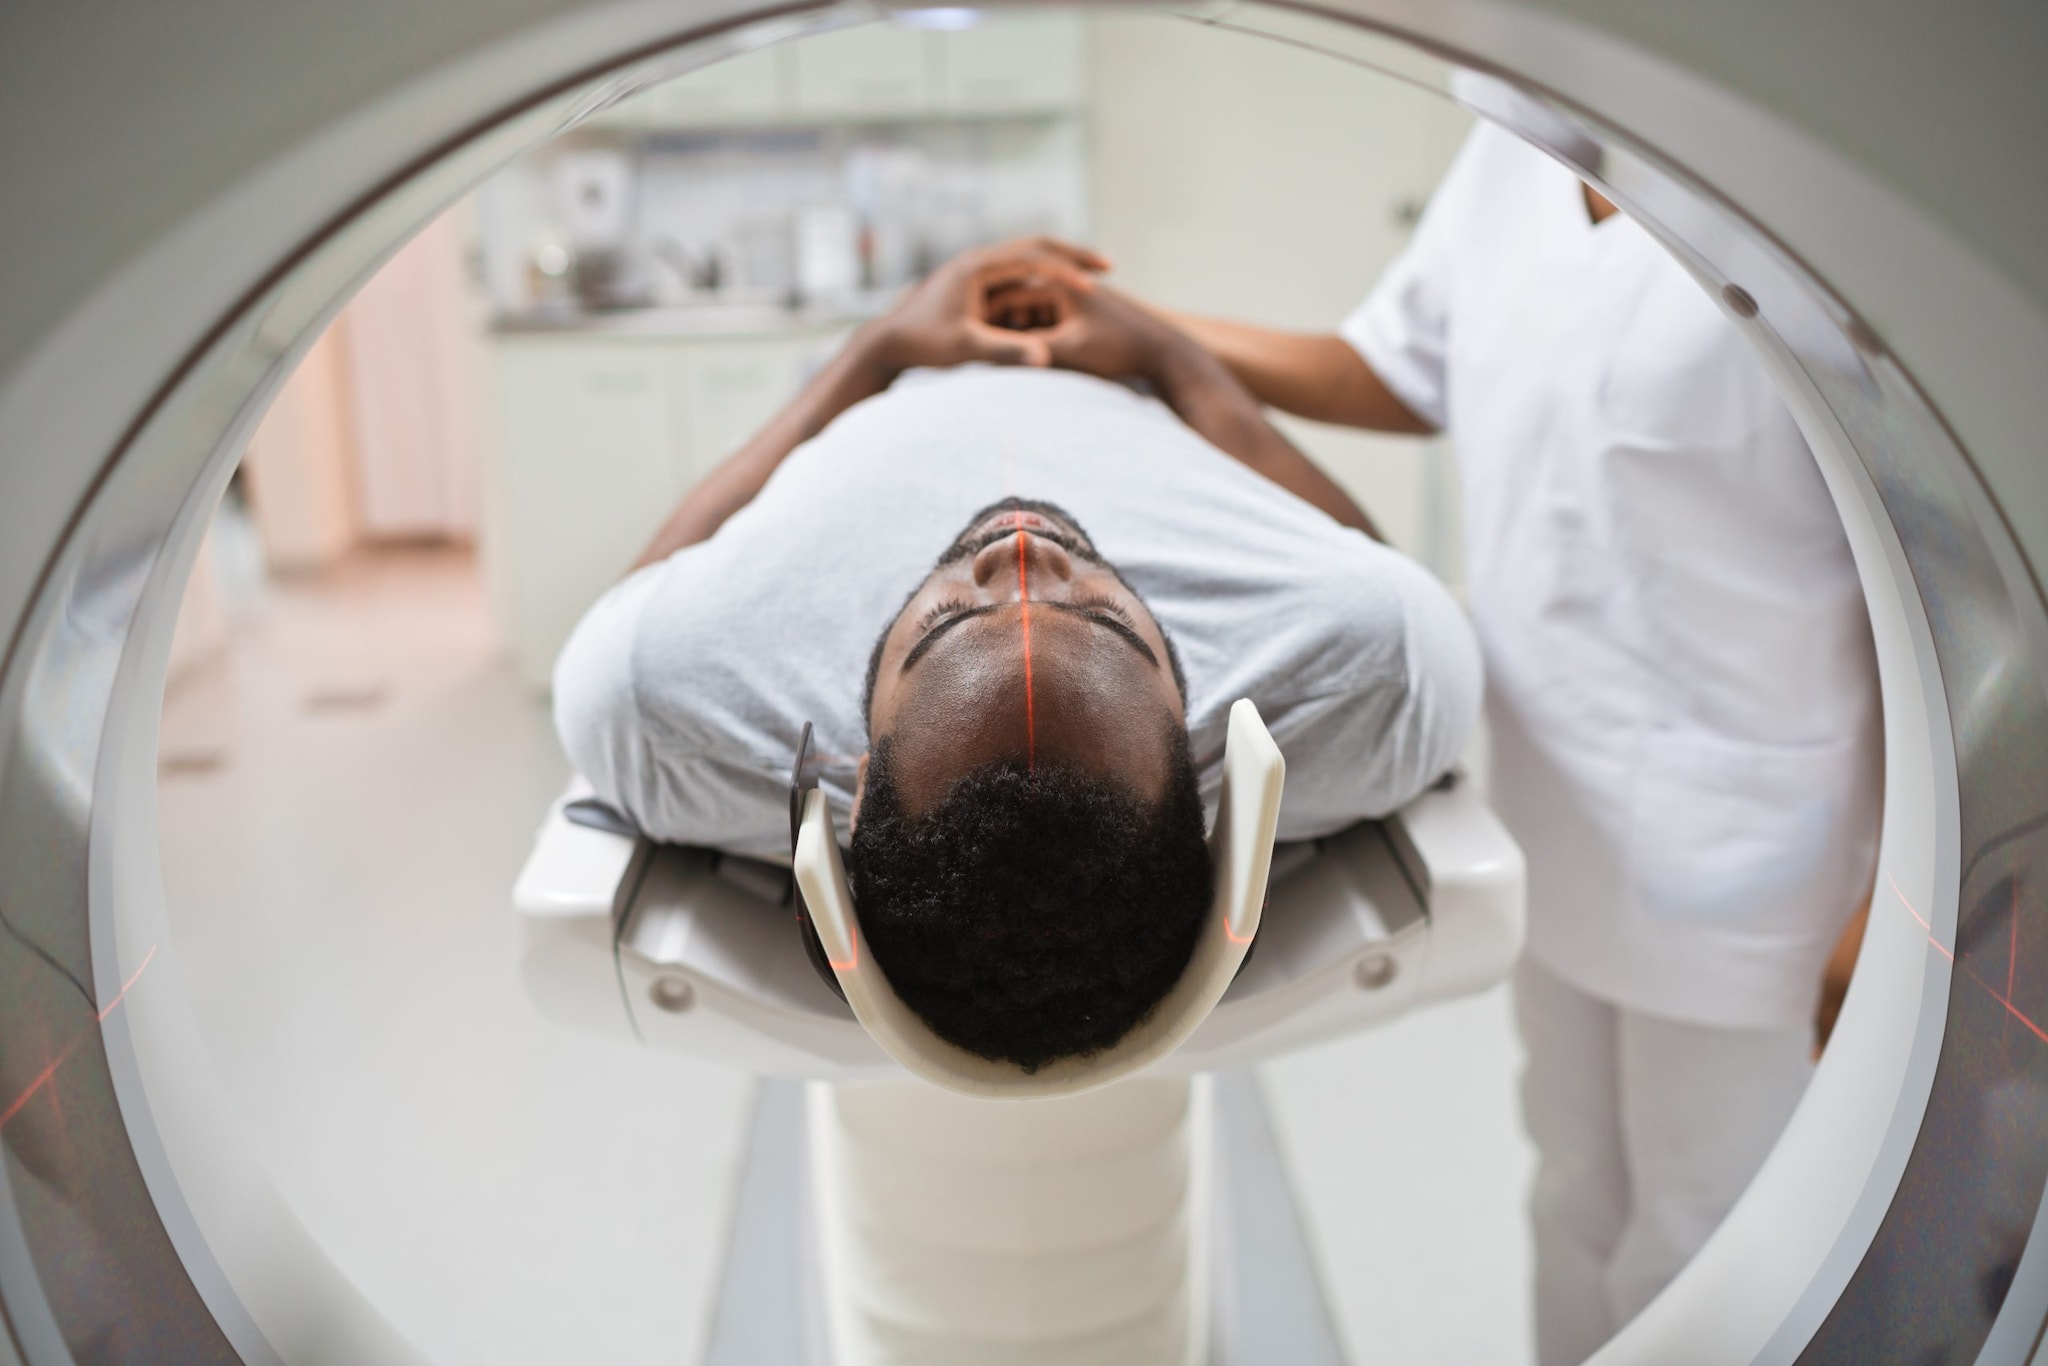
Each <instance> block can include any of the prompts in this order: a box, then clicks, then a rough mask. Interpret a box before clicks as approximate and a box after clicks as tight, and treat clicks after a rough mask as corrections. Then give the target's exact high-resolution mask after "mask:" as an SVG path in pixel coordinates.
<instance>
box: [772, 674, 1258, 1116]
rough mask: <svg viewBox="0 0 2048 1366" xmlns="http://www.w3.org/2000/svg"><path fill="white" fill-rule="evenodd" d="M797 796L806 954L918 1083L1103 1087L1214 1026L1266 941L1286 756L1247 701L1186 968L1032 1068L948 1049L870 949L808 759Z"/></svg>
mask: <svg viewBox="0 0 2048 1366" xmlns="http://www.w3.org/2000/svg"><path fill="white" fill-rule="evenodd" d="M804 730H805V733H804V741H803V745H802V748H801V749H800V751H799V757H798V761H797V773H796V781H795V782H794V783H793V784H792V787H791V793H790V804H791V822H792V826H793V828H794V833H795V841H796V852H795V865H796V866H795V872H796V901H797V914H798V917H799V919H800V920H801V921H802V922H803V925H804V939H805V947H806V950H807V951H808V952H809V953H810V954H811V955H812V961H813V963H820V962H822V964H823V965H824V968H825V969H826V970H827V971H829V972H830V974H831V977H830V980H831V981H832V982H833V984H834V985H835V986H836V987H837V988H838V990H839V994H840V995H841V996H842V997H843V998H844V999H845V1001H846V1003H847V1004H848V1005H849V1006H851V1007H852V1008H853V1014H854V1018H856V1019H858V1020H859V1021H860V1022H861V1024H862V1026H863V1027H865V1028H866V1030H867V1031H868V1033H869V1034H871V1035H873V1036H874V1039H875V1041H876V1042H877V1043H879V1044H881V1045H882V1048H883V1050H884V1051H885V1052H887V1053H888V1054H889V1056H890V1057H892V1058H894V1059H895V1060H896V1061H897V1062H899V1063H901V1064H902V1065H903V1066H904V1067H906V1068H908V1069H909V1070H910V1071H911V1072H913V1073H915V1074H916V1075H917V1076H919V1077H922V1078H924V1080H926V1081H928V1082H931V1083H932V1084H933V1085H935V1086H942V1087H944V1088H946V1089H947V1090H949V1091H958V1092H960V1093H962V1094H964V1095H970V1096H986V1097H1006V1096H1007V1097H1034V1096H1041V1097H1042V1096H1062V1095H1072V1094H1075V1093H1076V1092H1080V1091H1088V1090H1093V1089H1094V1088H1096V1087H1098V1086H1106V1085H1108V1084H1109V1083H1110V1082H1112V1081H1116V1080H1118V1079H1119V1078H1121V1077H1125V1076H1128V1075H1130V1074H1131V1073H1133V1072H1136V1071H1138V1070H1139V1069H1141V1068H1143V1067H1146V1066H1148V1065H1150V1064H1151V1063H1154V1062H1157V1061H1158V1060H1159V1059H1160V1058H1163V1057H1165V1056H1166V1055H1167V1054H1168V1053H1171V1052H1172V1051H1173V1050H1174V1049H1176V1048H1178V1047H1179V1046H1180V1045H1181V1044H1182V1043H1183V1042H1184V1041H1185V1040H1186V1039H1187V1037H1188V1035H1190V1034H1192V1033H1193V1032H1194V1031H1195V1027H1196V1026H1197V1025H1199V1024H1201V1022H1202V1021H1203V1020H1204V1019H1205V1018H1207V1016H1208V1014H1209V1012H1210V1010H1211V1009H1213V1008H1214V1007H1215V1005H1216V1002H1217V1001H1218V1000H1220V999H1221V998H1222V996H1223V992H1224V990H1225V989H1226V988H1227V987H1229V985H1230V983H1231V979H1232V978H1234V977H1235V976H1236V975H1237V969H1238V966H1239V965H1240V964H1241V963H1242V962H1243V961H1244V957H1245V954H1246V952H1247V951H1248V950H1249V949H1250V947H1251V942H1252V936H1254V935H1255V934H1257V933H1258V929H1259V916H1260V913H1261V912H1262V911H1263V910H1264V908H1265V901H1266V874H1267V872H1268V871H1269V870H1270V869H1271V867H1272V863H1273V832H1274V828H1275V826H1276V825H1277V823H1278V821H1279V818H1280V788H1281V783H1282V780H1283V779H1284V778H1285V776H1286V771H1287V764H1286V760H1285V759H1283V758H1282V757H1281V755H1280V747H1279V746H1278V745H1276V744H1274V743H1273V737H1272V736H1271V735H1269V734H1267V733H1266V726H1265V723H1264V722H1263V721H1261V720H1260V719H1259V712H1258V708H1256V707H1254V706H1253V705H1252V704H1251V702H1250V701H1249V700H1245V699H1240V700H1239V701H1238V702H1237V703H1235V704H1234V705H1233V706H1232V707H1231V709H1230V730H1229V734H1228V737H1227V739H1226V740H1225V743H1224V750H1223V791H1222V794H1221V796H1220V798H1219V799H1218V804H1217V808H1216V824H1215V827H1214V828H1213V829H1212V830H1211V831H1210V832H1209V858H1210V860H1211V862H1212V864H1213V865H1214V868H1215V881H1216V893H1215V901H1214V903H1213V905H1212V907H1211V912H1210V915H1209V917H1208V919H1207V921H1206V922H1205V923H1204V925H1203V928H1202V933H1201V937H1200V938H1199V939H1197V940H1196V942H1195V951H1194V955H1193V956H1192V957H1191V958H1190V959H1189V960H1188V966H1187V969H1186V970H1185V971H1184V972H1182V973H1181V976H1180V980H1179V981H1178V982H1176V983H1175V984H1174V987H1173V990H1171V991H1169V992H1168V993H1167V994H1166V996H1165V998H1164V999H1162V1000H1161V1001H1160V1002H1159V1004H1158V1005H1157V1006H1156V1007H1154V1008H1153V1010H1152V1012H1151V1013H1150V1014H1149V1015H1147V1016H1146V1017H1145V1018H1144V1019H1143V1020H1141V1021H1139V1022H1138V1024H1137V1026H1136V1027H1135V1028H1133V1029H1132V1030H1131V1031H1130V1033H1128V1034H1126V1035H1125V1036H1124V1037H1123V1038H1122V1039H1120V1040H1118V1041H1117V1043H1116V1044H1114V1045H1113V1046H1112V1047H1109V1048H1106V1049H1104V1050H1102V1051H1101V1052H1099V1053H1095V1054H1093V1055H1090V1056H1086V1057H1068V1058H1059V1059H1055V1060H1054V1061H1052V1062H1049V1063H1047V1064H1045V1065H1044V1066H1042V1067H1040V1068H1039V1069H1038V1070H1037V1071H1036V1072H1026V1071H1025V1070H1024V1069H1023V1068H1022V1067H1019V1066H1017V1065H1016V1064H1014V1063H1008V1062H995V1061H992V1060H990V1059H988V1058H984V1057H981V1056H979V1055H978V1054H974V1053H970V1052H968V1051H967V1050H966V1049H964V1048H961V1047H960V1046H959V1045H957V1044H953V1043H949V1042H947V1041H946V1040H945V1039H942V1038H940V1037H939V1036H938V1035H937V1034H935V1033H933V1032H932V1029H931V1027H930V1026H929V1025H927V1024H926V1023H925V1022H924V1021H923V1020H922V1019H921V1018H920V1017H919V1016H918V1014H917V1012H915V1011H913V1010H912V1009H911V1008H910V1007H909V1006H907V1005H905V1004H904V1003H903V1001H902V998H901V997H899V996H897V994H896V992H895V990H894V988H892V987H891V986H890V985H889V979H888V977H887V975H886V974H885V973H884V972H883V971H882V970H881V968H880V966H879V965H877V964H876V963H875V961H874V959H873V957H872V956H871V955H870V954H869V953H868V949H867V945H866V944H865V943H864V942H863V941H862V938H861V932H860V921H859V919H858V918H857V917H856V916H855V914H854V910H853V892H852V890H851V888H850V887H849V885H848V883H847V880H846V865H845V864H844V863H843V862H842V861H841V859H840V856H839V841H838V838H837V837H836V836H835V835H834V834H833V830H832V813H831V809H830V807H829V805H828V804H827V801H826V798H825V794H824V793H823V792H822V791H820V790H819V789H818V786H817V779H816V775H815V773H811V774H809V775H808V777H807V774H806V767H805V757H804V752H805V751H807V750H808V748H809V740H810V728H809V727H808V726H806V727H805V728H804Z"/></svg>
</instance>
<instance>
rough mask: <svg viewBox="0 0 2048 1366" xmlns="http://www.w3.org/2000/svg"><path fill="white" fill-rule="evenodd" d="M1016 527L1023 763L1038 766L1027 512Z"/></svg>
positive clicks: (1019, 517) (1021, 514) (1022, 515)
mask: <svg viewBox="0 0 2048 1366" xmlns="http://www.w3.org/2000/svg"><path fill="white" fill-rule="evenodd" d="M1013 515H1014V518H1015V522H1014V525H1015V526H1016V528H1017V604H1018V608H1019V612H1020V615H1019V617H1018V620H1019V622H1020V623H1021V624H1022V626H1023V630H1024V766H1025V767H1026V768H1027V769H1036V768H1037V767H1038V706H1037V701H1036V699H1035V698H1033V697H1032V695H1031V574H1030V571H1029V570H1027V569H1026V568H1025V560H1024V514H1023V513H1021V512H1020V513H1016V514H1013Z"/></svg>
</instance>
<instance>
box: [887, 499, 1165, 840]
mask: <svg viewBox="0 0 2048 1366" xmlns="http://www.w3.org/2000/svg"><path fill="white" fill-rule="evenodd" d="M1169 718H1170V719H1171V722H1172V724H1173V725H1175V726H1184V725H1185V724H1186V710H1185V706H1184V704H1183V702H1182V699H1181V695H1180V689H1179V687H1178V686H1177V684H1176V682H1175V680H1174V675H1173V668H1172V666H1171V664H1170V663H1169V653H1168V649H1167V643H1166V636H1165V633H1164V632H1163V631H1161V630H1160V628H1159V623H1158V622H1156V621H1154V620H1153V618H1152V613H1151V611H1150V610H1149V609H1148V608H1147V607H1146V606H1145V603H1144V601H1143V600H1142V599H1140V598H1139V597H1138V595H1137V594H1136V593H1134V592H1132V591H1131V590H1130V588H1129V587H1127V586H1126V585H1125V584H1124V582H1123V580H1122V579H1120V578H1118V577H1117V575H1116V572H1115V571H1114V570H1113V569H1111V568H1110V566H1109V565H1108V564H1107V563H1106V562H1104V561H1103V560H1102V558H1101V557H1100V556H1099V555H1097V554H1096V551H1095V547H1094V545H1093V544H1092V543H1091V542H1090V541H1089V540H1088V538H1087V536H1086V534H1085V533H1083V532H1082V530H1081V528H1080V527H1079V526H1078V525H1077V524H1076V523H1075V522H1074V520H1073V519H1072V518H1071V517H1069V516H1068V515H1067V514H1066V513H1064V512H1062V511H1061V510H1060V509H1058V508H1056V507H1053V506H1051V505H1050V504H1046V503H1033V502H1027V501H1024V500H1021V499H1010V500H1007V501H1006V502H1004V503H1001V504H998V505H996V506H995V507H993V508H990V509H988V510H986V511H984V512H982V513H979V514H977V515H976V516H975V518H974V520H973V521H972V522H971V523H969V525H968V527H967V529H966V530H965V531H963V532H962V533H961V534H960V536H959V537H958V538H957V539H956V540H955V541H954V542H953V544H952V545H951V546H949V547H948V548H947V550H946V552H945V553H944V554H943V555H941V556H940V557H939V562H938V564H937V565H936V566H935V567H934V568H933V570H932V572H931V574H930V576H929V577H927V578H926V579H925V581H924V583H923V584H922V585H920V586H919V588H918V590H917V592H915V593H914V594H912V595H911V598H910V601H909V602H908V603H906V604H905V605H904V607H903V610H902V611H901V612H900V613H898V614H897V617H896V619H895V620H894V621H893V622H891V623H890V624H889V627H888V629H887V631H886V632H885V633H884V634H883V637H882V641H881V644H880V646H879V648H878V657H877V660H876V664H875V675H874V693H873V698H872V701H871V705H870V708H869V713H868V733H869V734H870V735H871V736H872V737H874V738H875V739H877V740H879V739H880V738H881V737H883V736H888V737H890V746H891V756H892V761H893V768H894V771H895V773H896V775H897V783H898V786H899V788H900V790H901V793H902V798H903V802H904V806H905V809H906V811H907V813H908V814H911V815H917V814H919V813H921V812H923V811H924V810H925V809H926V808H927V807H929V806H930V805H931V804H932V803H933V802H935V801H937V800H938V799H939V798H941V797H943V796H944V795H945V793H946V790H947V789H948V788H949V787H951V786H952V784H953V782H954V780H956V779H957V778H959V777H960V776H961V775H963V774H965V773H967V772H968V771H969V770H971V769H974V768H978V767H980V766H981V765H983V764H987V763H991V762H995V761H998V760H1003V759H1021V760H1023V761H1025V762H1026V763H1029V764H1059V765H1062V766H1069V767H1075V768H1080V769H1083V770H1086V771H1088V772H1091V773H1096V774H1099V775H1101V776H1104V777H1109V778H1114V779H1117V780H1119V781H1121V782H1123V783H1124V784H1125V785H1126V786H1128V787H1129V788H1130V789H1131V790H1132V791H1133V792H1135V793H1137V794H1138V796H1139V797H1141V798H1142V799H1144V800H1146V801H1153V800H1157V799H1158V798H1159V797H1160V796H1161V794H1162V793H1163V792H1164V790H1165V785H1166V771H1167V745H1166V741H1167V734H1168V720H1169ZM866 773H867V764H866V760H865V759H863V760H862V764H861V776H862V781H863V784H864V783H865V779H866ZM858 811H859V799H858V797H856V799H855V813H856V815H858Z"/></svg>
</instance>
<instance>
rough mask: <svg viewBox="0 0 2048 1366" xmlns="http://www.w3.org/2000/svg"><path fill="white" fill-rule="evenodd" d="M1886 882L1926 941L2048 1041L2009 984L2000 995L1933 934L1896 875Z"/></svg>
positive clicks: (2015, 933)
mask: <svg viewBox="0 0 2048 1366" xmlns="http://www.w3.org/2000/svg"><path fill="white" fill-rule="evenodd" d="M1885 881H1887V882H1889V883H1891V884H1892V895H1893V896H1896V897H1897V898H1898V899H1899V904H1900V905H1901V906H1904V907H1905V908H1906V914H1908V915H1910V916H1912V917H1913V919H1914V920H1916V921H1918V922H1919V924H1920V928H1921V929H1923V930H1926V931H1927V942H1928V943H1930V944H1932V945H1934V947H1935V948H1937V949H1940V950H1941V956H1942V957H1944V958H1946V959H1948V961H1949V962H1951V963H1954V964H1955V965H1956V966H1957V967H1959V968H1961V969H1962V971H1963V975H1964V976H1965V977H1967V978H1969V979H1970V980H1971V981H1973V982H1975V983H1976V984H1977V985H1978V986H1980V987H1982V988H1984V990H1985V992H1986V993H1987V994H1988V995H1989V996H1990V997H1991V999H1992V1000H1994V1001H1996V1002H1998V1004H2000V1005H2002V1006H2004V1007H2005V1013H2006V1014H2008V1015H2010V1016H2012V1018H2013V1019H2015V1020H2018V1021H2019V1022H2020V1023H2021V1024H2023V1025H2025V1026H2026V1027H2027V1028H2028V1029H2031V1030H2032V1031H2034V1037H2035V1038H2037V1039H2039V1040H2040V1041H2041V1042H2042V1043H2048V1029H2043V1028H2041V1026H2039V1025H2037V1024H2035V1023H2034V1022H2033V1020H2031V1019H2029V1018H2028V1016H2027V1014H2026V1012H2025V1011H2023V1010H2021V1009H2020V1008H2019V1007H2018V1006H2016V1005H2014V1004H2013V1003H2012V989H2011V986H2010V985H2008V986H2007V988H2006V990H2005V992H2004V993H2003V994H2001V993H2000V992H1999V990H1998V988H1997V987H1995V986H1992V985H1991V983H1989V982H1987V981H1985V980H1984V979H1983V978H1982V977H1979V976H1978V975H1977V973H1976V971H1975V970H1974V969H1973V968H1971V966H1970V965H1969V964H1968V963H1964V962H1961V961H1959V960H1958V959H1957V958H1956V955H1955V950H1953V949H1951V948H1949V946H1948V945H1946V944H1944V943H1942V942H1941V941H1940V940H1939V939H1936V938H1935V937H1934V926H1933V925H1931V924H1929V923H1928V920H1927V917H1926V916H1924V915H1922V914H1920V912H1918V911H1917V910H1914V909H1913V903H1912V902H1910V901H1908V900H1906V894H1905V893H1904V892H1902V891H1900V890H1899V882H1898V879H1897V878H1895V877H1893V876H1892V875H1891V874H1889V873H1887V874H1885ZM2013 945H2014V947H2015V948H2017V947H2018V945H2019V905H2018V899H2017V896H2015V899H2014V905H2013ZM2009 982H2010V973H2008V983H2009Z"/></svg>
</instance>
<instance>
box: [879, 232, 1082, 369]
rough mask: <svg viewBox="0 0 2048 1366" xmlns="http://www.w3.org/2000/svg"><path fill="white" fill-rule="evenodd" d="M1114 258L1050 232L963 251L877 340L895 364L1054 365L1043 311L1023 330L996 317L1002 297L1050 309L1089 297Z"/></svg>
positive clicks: (883, 326)
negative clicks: (1038, 322)
mask: <svg viewBox="0 0 2048 1366" xmlns="http://www.w3.org/2000/svg"><path fill="white" fill-rule="evenodd" d="M1108 268H1109V262H1108V261H1107V260H1106V259H1104V258H1103V257H1101V256H1099V255H1097V254H1096V253H1094V252H1092V251H1089V250H1087V249H1086V248H1085V247H1077V246H1073V245H1070V244H1069V243H1066V242H1061V241H1058V240H1056V239H1054V238H1050V237H1029V238H1022V239H1019V240H1017V241H1014V242H1005V243H1002V244H1000V245H998V246H993V247H982V248H979V249H977V250H974V251H968V252H962V253H961V254H960V255H958V256H956V257H954V258H953V259H952V260H950V261H948V262H946V264H945V265H943V266H940V267H939V268H938V269H937V270H935V271H933V272H932V274H931V276H930V277H929V278H928V279H926V280H925V282H924V283H923V284H921V285H919V286H918V287H917V288H916V289H915V290H913V291H912V292H911V294H910V296H909V297H908V298H906V299H904V300H903V302H902V303H900V304H898V305H897V306H896V308H895V309H894V310H893V311H891V312H890V313H889V315H888V316H887V317H885V318H883V319H881V320H880V322H878V323H877V324H875V328H874V333H873V345H874V347H875V349H876V352H877V354H878V355H879V356H880V357H881V358H882V359H883V360H884V361H885V362H886V363H887V364H888V366H889V367H890V368H891V369H892V370H896V371H901V370H908V369H911V368H914V367H916V366H946V365H964V364H966V363H968V362H970V361H986V362H989V363H992V364H996V365H1036V366H1044V365H1050V364H1052V363H1053V348H1052V343H1051V341H1050V340H1049V337H1048V332H1047V330H1046V328H1045V327H1044V326H1043V324H1044V323H1052V322H1057V321H1058V318H1057V317H1056V316H1055V315H1054V314H1053V313H1051V312H1042V313H1041V314H1040V315H1039V316H1040V320H1041V325H1040V326H1039V327H1036V328H1027V329H1018V328H1013V327H1005V326H1003V325H1001V324H1000V323H998V322H996V321H994V320H993V318H992V314H993V311H994V309H995V307H996V306H997V304H998V301H1000V300H1003V299H1005V298H1008V299H1010V300H1012V301H1013V303H1014V301H1015V300H1017V299H1019V298H1021V297H1024V296H1025V295H1028V296H1030V297H1032V298H1034V299H1037V300H1039V301H1041V306H1043V307H1047V308H1050V307H1052V302H1051V301H1054V300H1058V301H1061V304H1060V306H1063V307H1064V306H1067V301H1072V300H1078V299H1083V298H1086V297H1087V296H1088V295H1089V294H1091V293H1093V292H1094V290H1095V288H1096V285H1095V273H1096V272H1097V271H1102V270H1107V269H1108Z"/></svg>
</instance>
